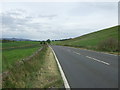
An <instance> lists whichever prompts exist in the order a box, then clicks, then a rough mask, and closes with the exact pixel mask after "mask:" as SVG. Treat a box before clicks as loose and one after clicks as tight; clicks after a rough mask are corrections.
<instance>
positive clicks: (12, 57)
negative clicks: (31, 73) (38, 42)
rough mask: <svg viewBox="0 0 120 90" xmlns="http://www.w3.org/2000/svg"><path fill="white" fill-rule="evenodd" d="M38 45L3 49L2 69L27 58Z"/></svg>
mask: <svg viewBox="0 0 120 90" xmlns="http://www.w3.org/2000/svg"><path fill="white" fill-rule="evenodd" d="M39 48H40V46H36V47H29V48H22V49H13V50H3V51H2V70H3V71H5V70H7V69H8V68H10V67H11V66H12V65H13V64H14V63H15V62H17V61H19V60H22V59H24V58H27V57H28V56H30V55H32V54H33V53H34V52H35V51H36V50H38V49H39Z"/></svg>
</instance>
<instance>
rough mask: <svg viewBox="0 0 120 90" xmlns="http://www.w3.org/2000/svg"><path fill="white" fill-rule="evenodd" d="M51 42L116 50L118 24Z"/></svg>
mask: <svg viewBox="0 0 120 90" xmlns="http://www.w3.org/2000/svg"><path fill="white" fill-rule="evenodd" d="M119 40H120V39H119ZM53 44H56V45H64V46H73V47H81V48H88V49H94V50H103V51H118V26H114V27H111V28H107V29H103V30H100V31H97V32H93V33H89V34H86V35H83V36H80V37H76V38H73V39H70V40H65V41H56V42H53Z"/></svg>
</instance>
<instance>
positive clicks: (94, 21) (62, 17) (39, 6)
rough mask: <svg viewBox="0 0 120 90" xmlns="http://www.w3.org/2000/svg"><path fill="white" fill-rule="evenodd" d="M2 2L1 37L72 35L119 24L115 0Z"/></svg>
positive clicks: (32, 38)
mask: <svg viewBox="0 0 120 90" xmlns="http://www.w3.org/2000/svg"><path fill="white" fill-rule="evenodd" d="M1 6H2V7H1V9H0V18H2V19H0V23H1V25H2V37H3V38H26V39H31V40H47V39H52V40H55V39H65V38H74V37H78V36H81V35H84V34H87V33H91V32H94V31H98V30H101V29H104V28H109V27H112V26H116V25H118V3H117V2H3V3H2V4H1ZM1 20H2V21H1Z"/></svg>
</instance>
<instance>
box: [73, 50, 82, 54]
mask: <svg viewBox="0 0 120 90" xmlns="http://www.w3.org/2000/svg"><path fill="white" fill-rule="evenodd" d="M73 53H75V54H78V55H81V54H80V53H77V52H74V51H73Z"/></svg>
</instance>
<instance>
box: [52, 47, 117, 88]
mask: <svg viewBox="0 0 120 90" xmlns="http://www.w3.org/2000/svg"><path fill="white" fill-rule="evenodd" d="M52 48H53V50H54V52H55V54H56V56H57V58H58V60H59V62H60V64H61V66H62V69H63V71H64V73H65V76H66V78H67V80H68V83H69V85H70V87H71V88H118V56H117V55H110V54H105V53H100V52H95V51H90V50H84V49H78V48H72V47H65V46H52Z"/></svg>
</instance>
